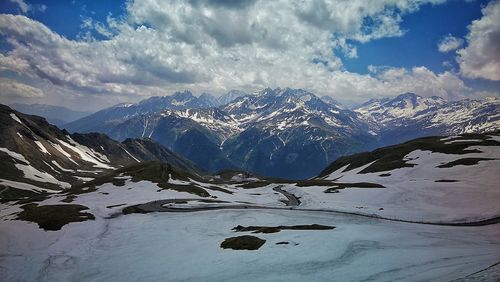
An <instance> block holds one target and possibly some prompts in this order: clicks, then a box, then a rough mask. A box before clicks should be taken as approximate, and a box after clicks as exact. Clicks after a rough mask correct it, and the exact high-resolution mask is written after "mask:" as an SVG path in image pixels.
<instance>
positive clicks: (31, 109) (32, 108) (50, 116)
mask: <svg viewBox="0 0 500 282" xmlns="http://www.w3.org/2000/svg"><path fill="white" fill-rule="evenodd" d="M10 107H11V108H13V109H15V110H18V111H20V112H22V113H25V114H29V115H37V116H41V117H44V118H46V119H47V121H49V122H50V123H52V124H54V125H57V126H62V125H64V124H66V123H69V122H72V121H75V120H77V119H81V118H83V117H86V116H88V115H90V114H92V112H84V111H75V110H71V109H68V108H66V107H61V106H53V105H45V104H21V103H14V104H11V105H10Z"/></svg>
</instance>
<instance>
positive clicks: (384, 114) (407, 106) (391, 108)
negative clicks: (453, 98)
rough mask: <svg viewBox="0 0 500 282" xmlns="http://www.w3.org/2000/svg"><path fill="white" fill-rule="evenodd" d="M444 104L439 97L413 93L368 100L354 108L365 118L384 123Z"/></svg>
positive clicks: (409, 116)
mask: <svg viewBox="0 0 500 282" xmlns="http://www.w3.org/2000/svg"><path fill="white" fill-rule="evenodd" d="M444 104H446V102H445V101H444V100H443V99H442V98H439V97H430V98H424V97H422V96H419V95H416V94H414V93H405V94H401V95H399V96H397V97H395V98H393V99H378V100H370V101H368V102H367V103H365V104H363V105H361V106H360V107H358V108H355V111H356V112H358V113H359V114H361V115H363V116H364V117H366V118H371V119H373V120H374V121H376V122H379V123H382V124H385V123H388V122H391V121H393V120H394V119H398V118H411V117H413V116H415V115H416V114H417V113H419V112H422V111H427V110H430V109H434V108H437V107H440V106H442V105H444Z"/></svg>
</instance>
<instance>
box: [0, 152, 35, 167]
mask: <svg viewBox="0 0 500 282" xmlns="http://www.w3.org/2000/svg"><path fill="white" fill-rule="evenodd" d="M0 151H1V152H4V153H7V155H9V156H10V157H12V158H14V159H16V160H18V161H20V162H23V163H25V164H29V162H28V160H27V159H26V158H25V157H24V156H23V155H21V154H19V153H16V152H12V151H11V150H9V149H7V148H0Z"/></svg>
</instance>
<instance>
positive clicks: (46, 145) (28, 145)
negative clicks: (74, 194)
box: [0, 105, 200, 196]
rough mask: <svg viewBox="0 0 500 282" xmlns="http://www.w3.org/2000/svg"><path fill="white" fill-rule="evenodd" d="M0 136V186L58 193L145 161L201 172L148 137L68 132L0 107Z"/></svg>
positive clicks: (41, 119) (37, 118) (33, 117)
mask: <svg viewBox="0 0 500 282" xmlns="http://www.w3.org/2000/svg"><path fill="white" fill-rule="evenodd" d="M0 134H1V135H2V138H1V139H0V166H1V169H0V184H1V185H2V186H6V187H11V188H15V189H17V190H24V191H31V192H33V191H46V192H54V191H59V190H63V189H67V188H69V187H71V186H73V185H77V184H81V183H85V182H87V181H90V180H92V179H94V178H95V177H97V176H100V175H102V174H105V173H107V172H109V171H112V170H115V169H117V168H119V167H123V166H127V165H131V164H134V163H140V162H143V161H150V160H157V161H163V162H166V163H169V164H171V165H173V166H176V167H179V168H181V169H184V170H188V171H193V173H199V172H200V171H199V169H198V168H197V167H196V166H195V165H193V164H192V163H190V162H189V161H186V160H183V159H182V158H181V157H179V156H177V155H176V154H175V153H173V152H171V151H169V150H167V149H166V148H164V147H162V146H161V145H159V144H158V143H156V142H154V141H152V140H149V139H148V140H136V139H127V140H125V141H124V142H123V143H119V142H117V141H114V140H112V139H110V138H109V137H107V136H106V135H104V134H101V133H89V134H78V133H75V134H69V133H68V132H67V131H65V130H60V129H59V128H57V127H56V126H53V125H51V124H49V123H48V122H47V121H46V120H45V119H44V118H41V117H38V116H31V115H25V114H22V113H19V112H17V111H15V110H12V109H11V108H9V107H7V106H3V105H0ZM11 192H12V190H11ZM7 194H8V193H5V192H4V193H2V195H4V196H5V195H7Z"/></svg>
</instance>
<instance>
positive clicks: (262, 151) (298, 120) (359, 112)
mask: <svg viewBox="0 0 500 282" xmlns="http://www.w3.org/2000/svg"><path fill="white" fill-rule="evenodd" d="M327 97H328V96H326V97H322V98H319V97H318V96H316V95H314V94H313V93H311V92H308V91H305V90H302V89H290V88H285V89H281V88H276V89H271V88H266V89H263V90H262V91H260V92H258V93H254V94H245V93H243V92H238V91H231V92H229V93H227V94H226V95H224V96H222V97H220V98H218V99H215V98H214V97H213V96H211V95H210V94H202V95H200V96H199V97H195V96H194V95H193V94H192V93H191V92H189V91H183V92H176V93H174V94H173V95H171V96H165V97H151V98H149V99H146V100H143V101H140V102H138V103H135V104H121V105H117V106H114V107H111V108H107V109H104V110H101V111H99V112H97V113H94V114H92V115H90V116H87V117H84V118H82V119H80V120H77V121H74V122H72V123H68V124H66V125H65V126H64V127H65V128H66V129H68V130H69V131H70V132H101V133H105V134H107V135H109V136H110V137H111V138H113V139H116V140H119V141H123V140H125V139H127V138H144V137H148V138H151V139H153V140H155V141H157V142H159V143H160V144H162V145H164V146H166V147H167V148H169V149H170V150H172V151H173V152H176V153H177V154H179V155H181V156H184V157H185V158H187V159H189V160H191V161H192V162H194V163H195V164H196V165H197V166H199V167H201V168H203V169H205V170H207V171H209V172H216V171H219V170H224V169H241V170H247V171H252V172H254V173H256V174H259V175H267V176H272V177H281V178H290V179H291V178H293V179H303V178H309V177H312V176H314V175H316V174H317V173H319V172H320V171H321V170H322V169H323V168H324V167H325V166H327V165H328V164H329V163H331V162H332V161H334V160H335V159H337V158H338V157H340V156H343V155H348V154H352V153H356V152H361V151H367V150H371V149H374V148H377V147H381V146H385V145H391V144H396V143H399V142H404V141H407V140H410V139H413V138H417V137H422V136H431V135H450V134H462V133H469V132H487V131H491V130H495V129H498V128H500V100H499V99H496V98H487V99H483V100H470V99H466V100H460V101H452V102H448V101H445V100H444V99H442V98H439V97H429V98H426V97H421V96H419V95H416V94H414V93H405V94H402V95H399V96H397V97H394V98H383V99H374V100H370V101H368V102H366V103H364V104H362V105H360V106H358V107H355V108H353V109H348V108H346V107H344V106H342V105H341V104H340V103H338V102H337V101H335V100H334V99H332V98H327Z"/></svg>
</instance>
